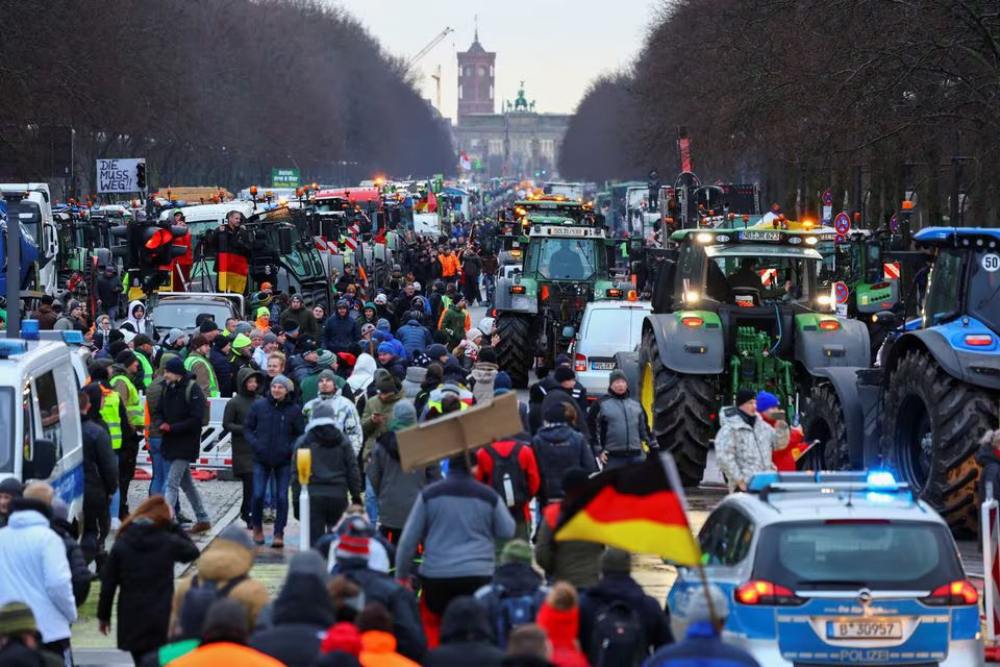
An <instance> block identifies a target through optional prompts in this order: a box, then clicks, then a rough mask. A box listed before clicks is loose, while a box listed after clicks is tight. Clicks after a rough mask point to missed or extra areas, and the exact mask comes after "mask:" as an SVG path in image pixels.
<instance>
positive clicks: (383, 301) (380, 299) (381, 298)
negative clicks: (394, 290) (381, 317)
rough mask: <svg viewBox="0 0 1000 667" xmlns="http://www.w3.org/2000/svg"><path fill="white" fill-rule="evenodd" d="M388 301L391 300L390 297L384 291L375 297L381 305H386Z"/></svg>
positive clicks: (376, 301)
mask: <svg viewBox="0 0 1000 667" xmlns="http://www.w3.org/2000/svg"><path fill="white" fill-rule="evenodd" d="M388 302H389V297H387V296H386V295H385V294H384V293H383V294H379V295H377V296H376V297H375V303H376V304H377V305H379V306H384V305H385V304H387V303H388Z"/></svg>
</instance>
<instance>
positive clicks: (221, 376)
mask: <svg viewBox="0 0 1000 667" xmlns="http://www.w3.org/2000/svg"><path fill="white" fill-rule="evenodd" d="M208 361H209V363H210V364H212V370H213V371H214V372H215V382H216V383H217V384H218V386H219V396H220V397H222V398H229V397H230V396H232V395H233V364H232V363H231V362H230V361H229V357H228V356H227V355H225V354H223V353H222V352H220V351H219V350H216V349H215V348H213V349H212V351H211V352H209V354H208ZM195 372H197V371H195Z"/></svg>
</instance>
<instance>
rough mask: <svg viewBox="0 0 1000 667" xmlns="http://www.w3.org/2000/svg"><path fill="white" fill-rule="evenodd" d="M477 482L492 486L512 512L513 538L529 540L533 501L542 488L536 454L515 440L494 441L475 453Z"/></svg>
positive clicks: (526, 445)
mask: <svg viewBox="0 0 1000 667" xmlns="http://www.w3.org/2000/svg"><path fill="white" fill-rule="evenodd" d="M476 479H477V480H479V481H480V482H482V483H484V484H487V485H489V486H490V487H492V489H493V490H494V491H496V492H497V495H499V496H500V500H501V501H502V502H503V503H504V505H506V507H507V509H508V510H510V514H511V516H512V517H513V518H514V522H515V523H516V524H517V526H516V528H515V530H514V534H515V535H516V536H517V537H519V538H521V539H525V540H526V539H528V536H529V533H530V531H529V530H528V524H530V523H531V508H530V506H529V504H530V502H531V500H532V498H534V497H535V496H536V495H538V490H539V488H540V487H541V474H540V473H539V470H538V462H537V461H536V460H535V452H534V451H533V450H532V449H531V447H530V446H529V445H528V444H527V443H524V442H520V441H518V440H516V439H504V440H495V441H493V442H491V443H489V444H488V445H486V446H485V447H480V448H479V450H478V451H477V452H476Z"/></svg>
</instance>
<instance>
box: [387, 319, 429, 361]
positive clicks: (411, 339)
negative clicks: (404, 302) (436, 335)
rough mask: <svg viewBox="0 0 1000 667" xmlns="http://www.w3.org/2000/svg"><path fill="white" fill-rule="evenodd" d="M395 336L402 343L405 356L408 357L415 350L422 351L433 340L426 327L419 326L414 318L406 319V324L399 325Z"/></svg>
mask: <svg viewBox="0 0 1000 667" xmlns="http://www.w3.org/2000/svg"><path fill="white" fill-rule="evenodd" d="M396 338H398V339H399V342H401V343H402V344H403V347H404V348H405V349H406V356H407V357H409V358H410V359H412V358H413V355H414V354H415V353H416V352H423V351H424V350H426V349H427V348H428V347H430V345H431V344H432V343H433V342H434V339H433V338H432V337H431V332H430V331H428V330H427V327H424V326H421V325H420V323H419V322H417V321H416V320H414V319H411V320H408V321H407V322H406V324H404V325H403V326H401V327H399V330H397V331H396Z"/></svg>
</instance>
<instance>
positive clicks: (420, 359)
mask: <svg viewBox="0 0 1000 667" xmlns="http://www.w3.org/2000/svg"><path fill="white" fill-rule="evenodd" d="M410 362H411V363H410V368H413V367H414V366H420V367H421V368H426V367H427V364H429V363H431V358H430V357H429V356H427V353H426V352H422V351H420V350H414V351H413V353H412V354H411V355H410Z"/></svg>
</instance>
